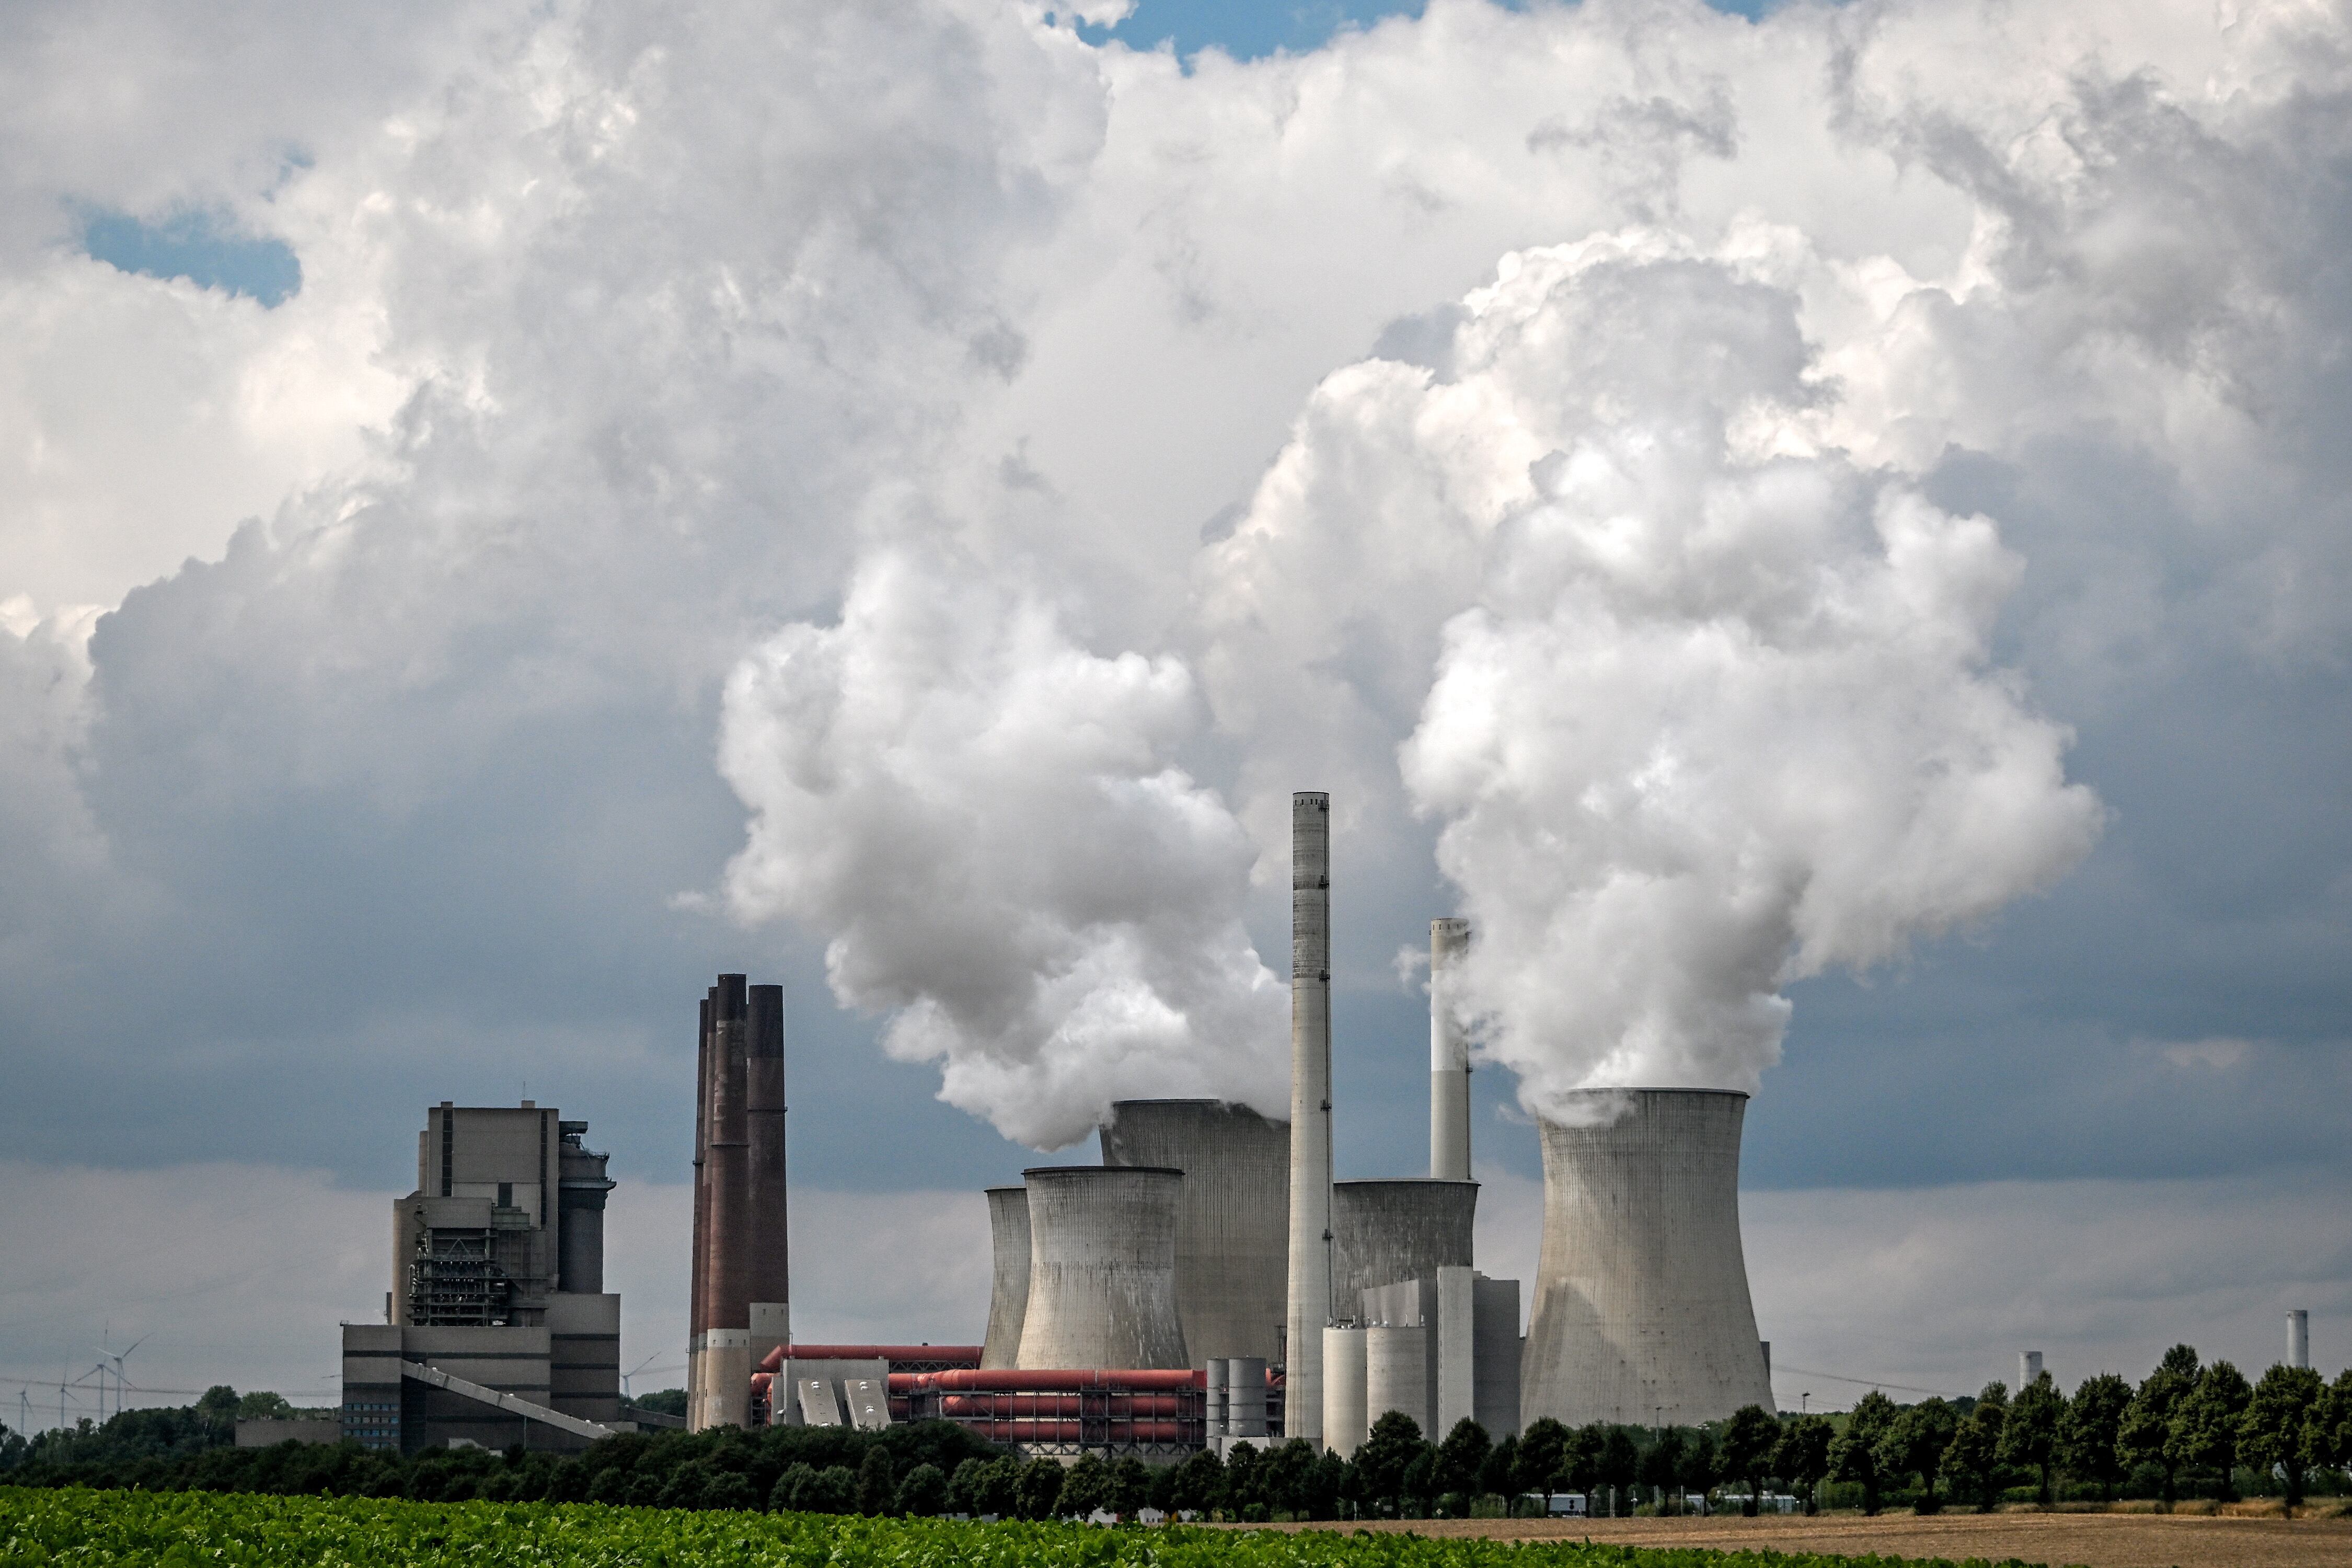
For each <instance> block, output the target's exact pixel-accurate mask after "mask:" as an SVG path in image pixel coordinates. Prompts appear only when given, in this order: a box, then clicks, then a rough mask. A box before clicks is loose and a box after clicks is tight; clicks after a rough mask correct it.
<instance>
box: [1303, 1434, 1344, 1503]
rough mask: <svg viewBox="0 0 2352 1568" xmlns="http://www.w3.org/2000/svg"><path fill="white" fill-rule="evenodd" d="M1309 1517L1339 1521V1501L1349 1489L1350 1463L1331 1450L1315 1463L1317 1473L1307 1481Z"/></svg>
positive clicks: (1325, 1452) (1326, 1450)
mask: <svg viewBox="0 0 2352 1568" xmlns="http://www.w3.org/2000/svg"><path fill="white" fill-rule="evenodd" d="M1347 1489H1348V1461H1347V1460H1345V1459H1343V1458H1340V1457H1339V1455H1338V1454H1337V1453H1336V1452H1334V1451H1333V1450H1331V1449H1329V1448H1326V1449H1324V1450H1323V1455H1322V1457H1321V1458H1318V1459H1317V1460H1316V1461H1315V1471H1314V1474H1313V1475H1312V1476H1310V1477H1309V1478H1308V1479H1307V1518H1309V1519H1337V1518H1339V1500H1340V1498H1341V1497H1343V1496H1345V1495H1346V1493H1347Z"/></svg>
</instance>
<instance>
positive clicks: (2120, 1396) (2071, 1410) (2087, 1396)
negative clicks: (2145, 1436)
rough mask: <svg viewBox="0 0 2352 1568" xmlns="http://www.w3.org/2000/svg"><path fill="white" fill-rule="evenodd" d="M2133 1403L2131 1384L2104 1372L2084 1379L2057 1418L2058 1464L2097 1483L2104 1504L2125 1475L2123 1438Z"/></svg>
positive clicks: (2080, 1476) (2081, 1477) (2075, 1474)
mask: <svg viewBox="0 0 2352 1568" xmlns="http://www.w3.org/2000/svg"><path fill="white" fill-rule="evenodd" d="M2131 1401H2132V1390H2131V1384H2128V1383H2126V1382H2125V1381H2124V1380H2123V1379H2122V1378H2120V1377H2117V1376H2116V1374H2115V1373H2111V1372H2103V1373H2099V1374H2098V1375H2097V1376H2096V1377H2090V1378H2085V1379H2084V1380H2083V1385H2082V1386H2081V1387H2080V1388H2077V1389H2076V1390H2074V1398H2072V1399H2070V1400H2068V1401H2067V1402H2066V1410H2065V1414H2063V1415H2061V1416H2059V1417H2058V1456H2059V1462H2060V1463H2062V1464H2063V1465H2064V1466H2065V1467H2066V1469H2067V1471H2068V1472H2069V1473H2070V1474H2072V1475H2074V1476H2075V1477H2077V1478H2079V1479H2083V1480H2086V1481H2095V1482H2097V1483H2098V1487H2099V1498H2100V1500H2102V1501H2105V1500H2108V1499H2110V1498H2112V1497H2114V1496H2115V1490H2116V1482H2117V1481H2120V1480H2122V1479H2124V1476H2125V1475H2126V1468H2125V1465H2124V1458H2123V1449H2122V1447H2121V1439H2122V1436H2123V1425H2124V1412H2126V1410H2129V1409H2130V1408H2131Z"/></svg>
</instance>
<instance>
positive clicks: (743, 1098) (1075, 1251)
mask: <svg viewBox="0 0 2352 1568" xmlns="http://www.w3.org/2000/svg"><path fill="white" fill-rule="evenodd" d="M1290 881H1291V1039H1290V1046H1291V1098H1290V1119H1289V1121H1287V1122H1284V1121H1275V1120H1273V1119H1271V1118H1269V1117H1266V1116H1265V1115H1262V1114H1261V1113H1260V1112H1258V1111H1256V1110H1252V1109H1251V1108H1249V1107H1247V1106H1243V1105H1235V1104H1231V1103H1227V1102H1225V1101H1222V1100H1118V1101H1116V1102H1114V1103H1113V1104H1112V1105H1111V1107H1110V1110H1109V1113H1108V1116H1107V1117H1106V1118H1105V1120H1104V1121H1103V1122H1102V1125H1101V1126H1100V1128H1099V1129H1098V1130H1097V1137H1098V1140H1099V1142H1100V1148H1101V1160H1100V1163H1097V1164H1090V1165H1089V1164H1061V1165H1037V1166H1033V1167H1031V1168H1029V1169H1028V1170H1025V1171H1024V1172H1023V1173H1022V1179H1021V1182H1020V1184H1018V1185H1003V1186H995V1187H991V1188H989V1189H987V1192H986V1194H985V1196H986V1201H987V1213H988V1226H989V1237H990V1243H991V1250H992V1267H991V1270H990V1287H989V1302H988V1317H987V1327H986V1331H985V1332H984V1334H983V1337H982V1342H981V1343H980V1344H978V1345H972V1346H928V1345H925V1346H906V1345H896V1346H894V1345H795V1344H793V1343H792V1342H791V1340H790V1335H789V1332H788V1330H789V1326H790V1321H789V1315H788V1312H789V1309H788V1307H787V1305H786V1302H787V1300H788V1291H787V1282H788V1280H789V1272H788V1267H787V1258H786V1254H785V1245H784V1233H783V1217H784V1187H783V1131H782V1129H783V1025H782V992H781V990H780V989H779V988H778V987H775V986H770V985H762V986H751V987H749V988H748V990H747V988H746V985H745V983H744V977H743V976H741V975H724V974H723V975H720V976H719V983H718V984H716V985H714V986H713V987H711V988H710V990H709V993H708V994H706V995H705V997H704V998H703V999H702V1002H701V1025H700V1042H701V1046H700V1054H699V1061H700V1068H699V1070H698V1100H697V1121H696V1158H695V1168H696V1186H695V1191H696V1206H695V1237H694V1306H693V1312H694V1323H693V1328H694V1335H693V1339H692V1342H691V1346H690V1362H691V1368H692V1370H691V1372H690V1373H689V1379H690V1387H689V1403H688V1408H689V1410H690V1412H691V1413H692V1415H691V1420H692V1425H694V1426H697V1427H702V1426H718V1425H740V1424H750V1425H759V1424H761V1423H765V1422H771V1421H772V1422H779V1423H791V1424H800V1423H814V1424H819V1425H835V1424H839V1425H853V1426H877V1425H884V1424H887V1423H889V1422H892V1421H905V1420H914V1419H929V1418H938V1419H944V1420H950V1421H957V1422H961V1423H962V1424H964V1425H966V1426H971V1428H972V1429H973V1430H975V1431H978V1432H980V1433H982V1435H983V1436H988V1437H990V1438H992V1439H993V1440H996V1441H999V1442H1005V1443H1011V1444H1013V1445H1015V1446H1017V1447H1019V1448H1021V1449H1022V1451H1024V1453H1027V1454H1031V1455H1050V1456H1055V1457H1060V1458H1073V1457H1075V1456H1076V1455H1078V1454H1080V1453H1083V1452H1087V1451H1089V1450H1093V1451H1097V1452H1117V1453H1127V1454H1134V1455H1138V1456H1140V1457H1143V1458H1149V1459H1171V1458H1178V1457H1181V1455H1183V1454H1185V1453H1189V1452H1192V1451H1193V1450H1196V1449H1198V1448H1200V1447H1216V1448H1219V1449H1221V1450H1222V1449H1223V1448H1224V1447H1229V1446H1230V1445H1231V1444H1233V1443H1236V1442H1243V1441H1255V1442H1265V1441H1270V1440H1275V1439H1279V1438H1288V1437H1306V1438H1308V1439H1309V1440H1311V1441H1314V1442H1316V1443H1318V1445H1321V1446H1325V1447H1333V1448H1337V1449H1339V1451H1340V1452H1341V1453H1343V1454H1352V1453H1353V1451H1354V1450H1355V1448H1356V1447H1358V1446H1360V1444H1361V1443H1362V1442H1363V1441H1364V1438H1365V1436H1366V1435H1367V1434H1368V1433H1369V1431H1370V1427H1371V1426H1372V1424H1373V1423H1375V1422H1377V1421H1378V1420H1379V1419H1380V1417H1381V1415H1384V1414H1386V1413H1388V1412H1390V1411H1392V1410H1393V1411H1402V1412H1403V1413H1404V1414H1406V1415H1410V1416H1411V1417H1412V1419H1413V1420H1414V1422H1415V1423H1417V1424H1418V1425H1419V1426H1421V1427H1422V1429H1423V1431H1425V1432H1429V1433H1431V1434H1432V1435H1441V1436H1442V1435H1443V1434H1444V1432H1445V1431H1447V1430H1449V1429H1451V1427H1452V1426H1454V1423H1456V1422H1458V1421H1461V1420H1463V1419H1465V1418H1467V1419H1473V1420H1475V1421H1477V1422H1478V1423H1479V1424H1480V1425H1481V1426H1485V1427H1486V1430H1487V1431H1488V1432H1489V1433H1490V1434H1491V1435H1493V1436H1503V1435H1505V1434H1508V1433H1514V1432H1517V1430H1519V1427H1520V1424H1521V1422H1522V1420H1523V1418H1533V1417H1534V1416H1537V1415H1553V1416H1557V1417H1559V1418H1560V1419H1562V1420H1565V1421H1569V1422H1572V1423H1576V1424H1582V1423H1584V1422H1589V1421H1593V1420H1611V1421H1620V1422H1626V1423H1641V1424H1650V1423H1653V1422H1655V1421H1659V1420H1664V1421H1669V1422H1675V1423H1682V1424H1688V1423H1694V1422H1700V1421H1709V1420H1716V1419H1719V1418H1721V1417H1724V1416H1727V1415H1731V1414H1732V1413H1733V1412H1734V1411H1735V1410H1737V1409H1738V1408H1739V1407H1740V1406H1741V1405H1748V1404H1751V1403H1752V1404H1759V1405H1765V1406H1766V1407H1767V1408H1769V1407H1770V1405H1771V1400H1772V1396H1771V1389H1770V1380H1769V1370H1768V1368H1767V1364H1766V1361H1765V1355H1766V1350H1765V1347H1764V1345H1763V1344H1762V1343H1761V1342H1759V1340H1758V1339H1757V1336H1756V1323H1755V1313H1754V1310H1753V1309H1752V1308H1751V1306H1750V1304H1749V1301H1748V1276H1747V1269H1746V1266H1745V1264H1744V1262H1743V1260H1742V1257H1741V1252H1740V1238H1739V1209H1738V1171H1739V1127H1740V1118H1741V1112H1742V1109H1743V1107H1744V1106H1745V1103H1746V1097H1745V1096H1744V1095H1738V1094H1729V1093H1722V1092H1718V1091H1714V1090H1705V1089H1602V1090H1592V1091H1588V1092H1587V1093H1585V1094H1582V1095H1580V1096H1578V1097H1576V1098H1575V1100H1574V1102H1573V1103H1572V1104H1571V1105H1570V1107H1569V1114H1568V1115H1567V1116H1566V1117H1565V1118H1563V1119H1557V1120H1547V1121H1543V1122H1541V1123H1540V1131H1541V1134H1542V1140H1543V1150H1544V1190H1545V1204H1544V1233H1543V1245H1542V1252H1541V1262H1540V1266H1539V1268H1538V1277H1537V1279H1536V1282H1535V1290H1534V1302H1533V1307H1534V1318H1533V1321H1532V1323H1531V1324H1530V1327H1529V1331H1528V1334H1527V1335H1526V1336H1525V1337H1524V1338H1523V1337H1522V1336H1521V1334H1520V1332H1519V1310H1520V1287H1519V1282H1518V1281H1517V1280H1515V1279H1488V1278H1487V1277H1486V1275H1485V1274H1483V1273H1480V1272H1479V1271H1478V1269H1477V1268H1476V1267H1475V1257H1474V1239H1473V1237H1474V1230H1475V1219H1476V1215H1477V1206H1478V1184H1477V1183H1476V1182H1475V1181H1474V1180H1472V1179H1471V1176H1470V1160H1471V1135H1470V1132H1471V1117H1470V1073H1471V1061H1470V1052H1469V1042H1468V1038H1467V1036H1466V1033H1465V1027H1464V1023H1463V1017H1462V1010H1461V1008H1460V1007H1459V1006H1458V1005H1456V998H1455V984H1456V976H1457V973H1458V971H1459V967H1460V965H1461V963H1462V962H1463V960H1464V959H1465V956H1466V955H1467V954H1468V952H1470V949H1471V944H1472V942H1474V941H1475V933H1474V932H1473V931H1472V929H1471V926H1470V922H1468V921H1464V920H1459V919H1440V920H1434V921H1431V922H1430V931H1429V975H1430V984H1429V990H1430V1016H1429V1046H1430V1096H1429V1170H1428V1173H1426V1174H1425V1175H1412V1176H1399V1177H1388V1178H1379V1179H1371V1180H1352V1181H1340V1182H1335V1181H1334V1180H1333V1179H1332V1163H1331V1158H1332V1156H1331V1148H1332V1140H1331V1132H1332V1116H1333V1110H1332V1094H1331V1082H1332V1079H1331V1067H1332V1062H1331V1014H1330V987H1331V802H1330V797H1329V796H1328V795H1323V794H1321V793H1319V792H1311V791H1310V792H1301V793H1299V794H1298V795H1294V796H1293V797H1292V801H1291V879H1290Z"/></svg>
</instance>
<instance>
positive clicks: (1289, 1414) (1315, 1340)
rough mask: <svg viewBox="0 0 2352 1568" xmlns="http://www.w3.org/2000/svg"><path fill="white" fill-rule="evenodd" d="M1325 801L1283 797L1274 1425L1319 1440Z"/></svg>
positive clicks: (1324, 1278) (1327, 952)
mask: <svg viewBox="0 0 2352 1568" xmlns="http://www.w3.org/2000/svg"><path fill="white" fill-rule="evenodd" d="M1331 1201H1332V1200H1331V797H1330V796H1329V795H1324V794H1321V793H1320V792H1318V791H1314V790H1302V791H1300V792H1299V793H1297V794H1296V795H1292V796H1291V797H1290V1237H1289V1242H1288V1251H1289V1263H1288V1276H1289V1278H1288V1281H1287V1288H1286V1292H1285V1294H1286V1303H1285V1313H1284V1315H1285V1318H1286V1329H1285V1333H1284V1354H1285V1356H1286V1365H1285V1368H1284V1376H1283V1390H1284V1392H1283V1405H1282V1419H1283V1424H1284V1426H1285V1428H1286V1431H1285V1436H1291V1437H1305V1438H1307V1439H1309V1440H1310V1441H1318V1442H1319V1440H1320V1439H1321V1437H1322V1436H1323V1330H1324V1328H1325V1327H1326V1326H1327V1325H1328V1324H1329V1322H1330V1321H1331V1317H1332V1301H1333V1297H1332V1293H1331V1247H1332V1226H1331Z"/></svg>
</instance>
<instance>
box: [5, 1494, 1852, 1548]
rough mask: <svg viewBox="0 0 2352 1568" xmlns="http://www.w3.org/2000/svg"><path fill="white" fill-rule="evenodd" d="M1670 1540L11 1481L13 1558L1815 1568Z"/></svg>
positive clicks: (8, 1534) (8, 1521)
mask: <svg viewBox="0 0 2352 1568" xmlns="http://www.w3.org/2000/svg"><path fill="white" fill-rule="evenodd" d="M1850 1562H1852V1559H1848V1558H1828V1557H1820V1556H1814V1555H1810V1554H1804V1553H1790V1552H1738V1553H1724V1552H1713V1551H1707V1550H1704V1549H1701V1548H1698V1547H1696V1546H1689V1545H1682V1544H1675V1543H1668V1542H1661V1543H1660V1544H1659V1545H1657V1546H1655V1547H1648V1546H1643V1547H1633V1546H1623V1545H1613V1544H1606V1543H1588V1542H1545V1543H1539V1544H1538V1543H1528V1544H1518V1543H1513V1542H1500V1541H1493V1540H1482V1539H1476V1538H1452V1539H1432V1538H1429V1537H1426V1536H1421V1535H1417V1534H1412V1533H1407V1532H1402V1531H1380V1532H1372V1533H1358V1532H1354V1531H1348V1532H1346V1533H1342V1532H1341V1531H1340V1530H1339V1529H1332V1530H1322V1531H1296V1532H1293V1531H1227V1530H1204V1529H1192V1528H1188V1527H1182V1526H1179V1527H1174V1528H1136V1529H1124V1530H1112V1529H1100V1528H1095V1527H1090V1526H1087V1525H1079V1524H963V1523H956V1522H952V1521H944V1520H924V1519H866V1518H862V1517H858V1516H855V1515H850V1516H843V1515H833V1514H792V1513H782V1514H761V1513H734V1512H726V1511H718V1510H665V1509H641V1508H613V1507H605V1506H602V1505H598V1504H593V1503H495V1502H462V1503H425V1502H407V1501H398V1500H382V1499H372V1498H323V1497H267V1496H258V1495H255V1494H251V1493H224V1492H131V1491H90V1490H86V1489H77V1488H61V1489H54V1490H51V1489H42V1490H28V1489H20V1488H0V1568H73V1565H79V1564H91V1565H96V1564H100V1563H106V1564H146V1563H153V1564H157V1565H158V1568H215V1565H216V1564H217V1565H219V1568H276V1565H279V1564H283V1565H285V1568H296V1565H298V1564H299V1565H300V1568H411V1565H423V1564H451V1565H455V1564H461V1563H462V1564H465V1565H466V1568H505V1565H508V1564H515V1565H519V1568H541V1565H545V1568H556V1565H564V1568H569V1565H571V1564H611V1565H613V1568H730V1565H733V1564H744V1565H750V1564H770V1563H775V1564H784V1563H790V1564H805V1565H807V1568H819V1565H824V1568H848V1565H851V1564H866V1563H872V1564H876V1565H877V1568H883V1565H887V1568H961V1565H964V1564H971V1565H972V1568H1126V1565H1128V1564H1133V1565H1135V1568H1196V1565H1197V1568H1211V1565H1215V1568H1276V1565H1282V1568H1290V1565H1297V1568H1325V1565H1329V1568H1488V1565H1492V1568H1503V1565H1504V1564H1510V1565H1511V1568H1538V1564H1540V1565H1541V1568H1816V1565H1821V1564H1827V1563H1850Z"/></svg>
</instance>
